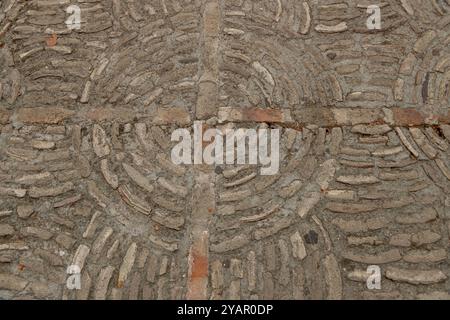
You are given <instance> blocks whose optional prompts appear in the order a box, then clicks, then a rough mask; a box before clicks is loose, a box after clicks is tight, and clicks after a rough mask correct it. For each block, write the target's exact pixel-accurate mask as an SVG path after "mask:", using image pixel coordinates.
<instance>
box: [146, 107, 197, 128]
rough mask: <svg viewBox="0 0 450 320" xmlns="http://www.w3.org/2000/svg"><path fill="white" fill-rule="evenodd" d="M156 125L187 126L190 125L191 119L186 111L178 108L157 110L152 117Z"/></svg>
mask: <svg viewBox="0 0 450 320" xmlns="http://www.w3.org/2000/svg"><path fill="white" fill-rule="evenodd" d="M153 123H154V124H156V125H165V124H178V125H187V124H190V123H191V117H190V115H189V113H188V112H187V110H186V109H184V108H180V107H171V108H159V109H158V110H157V111H156V114H155V115H154V117H153Z"/></svg>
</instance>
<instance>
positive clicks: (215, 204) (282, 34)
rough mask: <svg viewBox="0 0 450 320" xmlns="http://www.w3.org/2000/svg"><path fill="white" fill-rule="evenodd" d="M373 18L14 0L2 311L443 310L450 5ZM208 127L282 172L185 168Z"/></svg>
mask: <svg viewBox="0 0 450 320" xmlns="http://www.w3.org/2000/svg"><path fill="white" fill-rule="evenodd" d="M69 5H78V6H79V7H80V9H81V28H80V29H79V30H77V29H74V30H70V29H68V28H67V25H66V24H65V21H66V19H67V17H68V13H67V12H66V8H67V7H68V6H69ZM370 5H373V3H371V2H370V1H347V0H340V1H336V0H333V1H331V0H329V1H328V0H319V1H310V0H304V1H291V0H276V1H272V0H270V1H267V0H263V1H253V0H252V1H250V0H152V1H143V0H126V1H119V0H107V1H69V0H66V1H53V0H33V1H16V0H5V1H3V2H2V3H1V4H0V67H1V68H0V132H1V133H0V298H4V299H99V300H100V299H182V298H188V299H355V298H356V299H361V298H363V299H427V298H439V299H449V298H450V297H449V295H448V284H449V280H448V278H449V276H450V273H449V272H450V271H449V270H450V268H449V260H448V250H449V233H450V222H449V218H450V198H449V194H450V189H449V188H450V160H449V143H450V126H449V124H450V113H449V103H450V88H449V83H450V76H449V75H450V56H449V49H448V48H449V47H450V46H449V41H450V40H449V39H450V33H449V26H450V6H449V3H448V1H445V0H429V1H420V0H389V1H384V2H382V3H381V4H380V12H381V22H382V24H381V29H379V30H376V29H375V30H369V29H367V26H366V20H367V18H368V15H369V14H368V13H367V8H368V7H369V6H370ZM196 121H201V122H202V125H203V127H204V128H205V130H206V129H209V128H217V129H220V130H226V129H238V128H247V129H255V130H256V129H278V130H279V131H280V159H279V160H280V169H279V172H278V173H277V174H275V175H261V174H260V169H261V166H260V165H249V164H247V165H237V164H236V165H231V164H227V165H222V164H216V165H213V166H208V165H204V164H203V165H175V164H174V163H173V161H172V160H171V150H172V148H173V146H174V145H175V142H174V141H171V134H172V132H174V130H176V129H179V128H184V129H187V130H188V131H189V132H191V133H192V131H193V129H192V128H193V125H194V122H196ZM206 143H207V142H206V141H203V144H206ZM74 265H75V266H78V267H79V269H80V276H81V289H80V290H71V289H70V288H69V287H68V286H67V284H66V281H67V278H68V277H69V276H70V275H69V274H68V272H67V270H68V267H70V266H74ZM371 265H377V266H379V267H380V270H381V276H382V278H381V289H380V290H370V289H369V288H368V287H367V285H366V280H367V277H368V273H367V272H366V270H367V267H368V266H371Z"/></svg>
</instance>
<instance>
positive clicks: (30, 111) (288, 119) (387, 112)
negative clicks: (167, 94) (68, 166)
mask: <svg viewBox="0 0 450 320" xmlns="http://www.w3.org/2000/svg"><path fill="white" fill-rule="evenodd" d="M136 119H139V120H140V121H146V120H151V122H152V124H153V125H168V124H175V125H179V126H189V125H190V124H191V123H192V119H193V117H191V115H190V113H189V111H188V110H187V109H185V108H182V107H162V108H157V109H156V110H153V111H151V112H149V113H148V114H141V113H135V112H134V111H133V110H130V109H127V108H86V109H82V110H78V111H74V110H70V109H67V108H62V107H36V108H20V109H18V110H16V111H12V110H0V124H8V123H14V122H19V123H23V124H36V125H38V124H47V125H50V124H59V123H63V122H65V121H68V120H70V121H71V122H73V123H77V122H81V121H92V122H103V121H116V122H119V123H127V122H134V121H135V120H136ZM218 120H219V122H220V123H225V122H237V123H247V122H255V123H277V124H282V125H283V124H284V125H287V126H290V127H305V126H308V125H316V126H318V127H337V126H353V125H357V124H389V125H392V126H400V127H415V126H424V125H440V124H450V108H441V109H437V108H433V107H430V106H424V107H423V108H410V107H409V108H401V107H393V108H336V107H329V108H328V107H317V108H311V107H308V108H302V109H299V110H294V111H291V110H290V109H268V108H236V107H221V108H219V110H218Z"/></svg>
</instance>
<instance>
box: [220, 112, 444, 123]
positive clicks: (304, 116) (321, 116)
mask: <svg viewBox="0 0 450 320" xmlns="http://www.w3.org/2000/svg"><path fill="white" fill-rule="evenodd" d="M430 109H431V108H430ZM219 121H220V122H267V123H285V124H292V125H297V126H307V125H317V126H319V127H337V126H353V125H357V124H390V125H395V126H406V127H408V126H421V125H438V124H449V123H450V110H449V109H448V108H442V109H438V110H437V111H435V110H433V111H429V109H428V108H427V109H426V108H425V107H424V108H423V110H422V109H418V108H399V107H394V108H390V109H389V108H333V107H330V108H326V107H318V108H303V109H299V110H295V111H293V115H291V112H290V110H289V109H263V108H235V107H226V108H220V110H219Z"/></svg>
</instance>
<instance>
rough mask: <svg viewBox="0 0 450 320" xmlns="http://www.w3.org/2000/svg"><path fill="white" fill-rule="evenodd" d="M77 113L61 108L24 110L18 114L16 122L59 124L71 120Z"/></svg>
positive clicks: (20, 110)
mask: <svg viewBox="0 0 450 320" xmlns="http://www.w3.org/2000/svg"><path fill="white" fill-rule="evenodd" d="M74 114H75V112H74V111H72V110H69V109H65V108H59V107H38V108H23V109H19V111H17V113H16V120H17V121H19V122H23V123H26V124H57V123H60V122H62V121H64V120H65V119H67V118H70V117H71V116H72V115H74Z"/></svg>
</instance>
